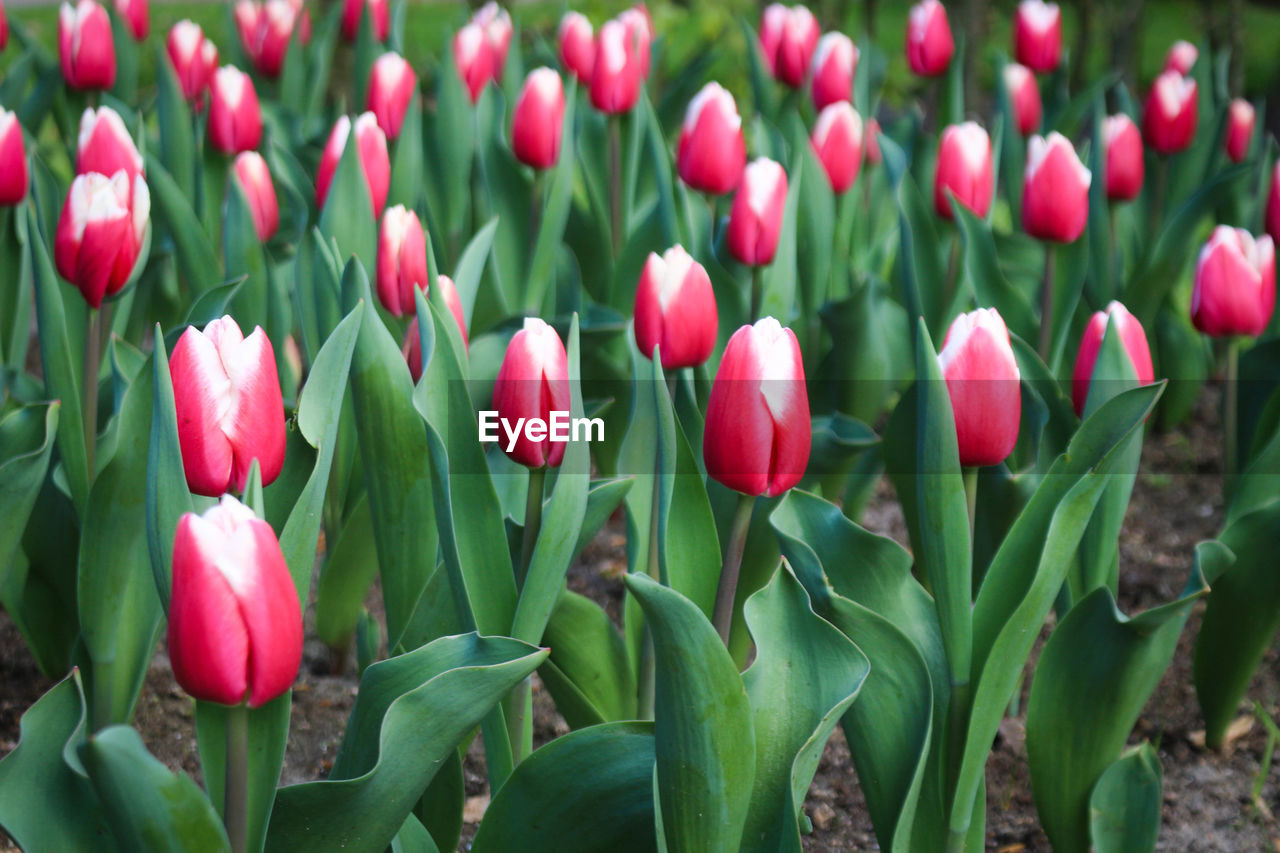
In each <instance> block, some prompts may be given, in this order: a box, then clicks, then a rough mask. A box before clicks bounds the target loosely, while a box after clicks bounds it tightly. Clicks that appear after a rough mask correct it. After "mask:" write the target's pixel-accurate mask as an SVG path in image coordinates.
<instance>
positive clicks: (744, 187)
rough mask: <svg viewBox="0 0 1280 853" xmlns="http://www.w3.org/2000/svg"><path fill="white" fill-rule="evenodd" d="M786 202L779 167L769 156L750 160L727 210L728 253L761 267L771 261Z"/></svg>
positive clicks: (785, 175) (776, 245) (784, 176)
mask: <svg viewBox="0 0 1280 853" xmlns="http://www.w3.org/2000/svg"><path fill="white" fill-rule="evenodd" d="M786 203H787V173H786V172H784V171H783V169H782V166H781V165H780V164H778V163H777V162H776V161H774V160H770V159H769V158H768V157H761V158H760V159H758V160H753V161H751V163H750V164H748V166H747V168H746V169H744V170H743V172H742V183H740V184H739V185H738V191H737V193H735V194H734V196H733V207H732V209H731V210H730V211H729V229H728V235H727V239H728V242H729V252H730V253H731V254H732V255H733V256H734V257H735V258H737V259H738V261H739V262H741V263H744V264H749V265H751V266H757V267H762V266H767V265H768V264H769V263H771V262H772V261H773V255H774V253H775V252H776V251H777V250H778V237H779V235H780V234H781V233H782V209H783V207H784V206H785V205H786Z"/></svg>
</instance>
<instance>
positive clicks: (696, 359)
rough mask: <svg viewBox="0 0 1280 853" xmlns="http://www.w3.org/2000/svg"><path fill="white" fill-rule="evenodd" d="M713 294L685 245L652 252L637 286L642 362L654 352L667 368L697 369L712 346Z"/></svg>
mask: <svg viewBox="0 0 1280 853" xmlns="http://www.w3.org/2000/svg"><path fill="white" fill-rule="evenodd" d="M718 323H719V320H718V317H717V314H716V296H715V293H714V292H713V291H712V290H711V278H710V277H709V276H708V275H707V271H706V270H705V269H704V268H703V266H702V264H700V263H698V262H697V261H695V260H694V259H693V258H692V257H690V256H689V253H688V252H686V251H685V250H684V247H683V246H672V247H671V248H670V249H667V251H666V252H665V253H663V254H662V255H658V253H657V252H650V253H649V259H648V260H647V261H646V262H645V265H644V270H643V271H642V272H641V273H640V283H639V284H638V285H637V286H636V308H635V330H636V346H637V347H639V348H640V352H641V354H642V355H644V356H645V357H646V358H653V348H654V347H658V348H659V351H660V352H661V354H662V366H663V367H664V368H666V369H667V370H674V369H676V368H680V367H696V366H697V365H699V364H702V363H703V362H704V361H706V360H707V358H708V357H710V355H711V351H712V350H713V349H715V346H716V333H717V331H718V330H719V325H718Z"/></svg>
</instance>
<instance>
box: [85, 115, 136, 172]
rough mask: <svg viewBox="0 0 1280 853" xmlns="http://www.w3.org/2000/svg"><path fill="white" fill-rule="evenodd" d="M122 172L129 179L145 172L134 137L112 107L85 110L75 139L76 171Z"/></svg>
mask: <svg viewBox="0 0 1280 853" xmlns="http://www.w3.org/2000/svg"><path fill="white" fill-rule="evenodd" d="M120 171H123V172H125V173H126V174H127V175H128V176H129V180H130V181H132V180H133V179H134V178H136V177H137V176H138V175H142V174H145V170H144V169H143V164H142V155H141V154H139V153H138V147H137V146H136V145H134V144H133V137H132V136H130V135H129V130H128V128H126V127H125V126H124V121H123V120H122V119H121V118H120V114H119V113H117V112H116V111H115V110H113V109H111V107H99V108H98V109H96V110H94V109H86V110H85V111H84V113H83V114H82V115H81V116H80V136H79V138H78V139H77V141H76V174H78V175H83V174H85V173H87V172H97V173H98V174H100V175H114V174H115V173H116V172H120Z"/></svg>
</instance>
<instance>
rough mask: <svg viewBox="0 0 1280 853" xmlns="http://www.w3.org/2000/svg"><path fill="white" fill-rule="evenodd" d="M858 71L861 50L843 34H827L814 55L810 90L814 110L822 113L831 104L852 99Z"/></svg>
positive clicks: (810, 72)
mask: <svg viewBox="0 0 1280 853" xmlns="http://www.w3.org/2000/svg"><path fill="white" fill-rule="evenodd" d="M857 70H858V48H856V47H855V46H854V44H853V39H851V38H849V37H848V36H847V35H845V34H844V33H827V34H826V35H824V36H823V37H822V38H821V39H820V40H819V41H818V49H817V50H815V51H814V52H813V67H812V68H811V69H810V71H809V78H810V82H809V87H810V91H811V92H812V94H813V107H814V109H816V110H818V111H821V110H822V109H823V108H824V107H826V106H827V105H828V104H834V103H836V102H837V101H852V100H853V75H854V74H855V73H856V72H857Z"/></svg>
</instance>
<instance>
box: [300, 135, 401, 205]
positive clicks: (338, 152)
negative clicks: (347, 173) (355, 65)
mask: <svg viewBox="0 0 1280 853" xmlns="http://www.w3.org/2000/svg"><path fill="white" fill-rule="evenodd" d="M349 136H351V118H350V116H341V117H339V119H338V120H337V122H335V123H334V125H333V131H332V132H331V133H330V134H329V141H328V143H326V144H325V147H324V154H323V155H322V156H321V158H320V169H319V171H318V172H317V173H316V206H317V207H321V208H323V207H324V202H325V199H326V198H328V196H329V186H330V184H332V183H333V176H334V174H335V173H336V172H337V170H338V163H339V162H341V160H342V153H343V151H344V150H346V147H347V138H348V137H349ZM355 143H356V154H357V156H358V158H359V160H360V169H361V171H362V172H363V173H364V180H365V186H366V187H367V188H368V190H369V204H370V206H371V207H372V209H373V215H374V216H375V217H379V216H381V215H382V208H383V207H384V206H385V205H386V203H387V192H388V191H389V190H390V188H391V159H390V156H389V155H388V154H387V137H386V135H385V134H384V133H383V132H382V128H380V127H378V120H377V119H376V118H375V117H374V115H373V113H361V115H360V116H359V117H358V118H357V119H356V121H355Z"/></svg>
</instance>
